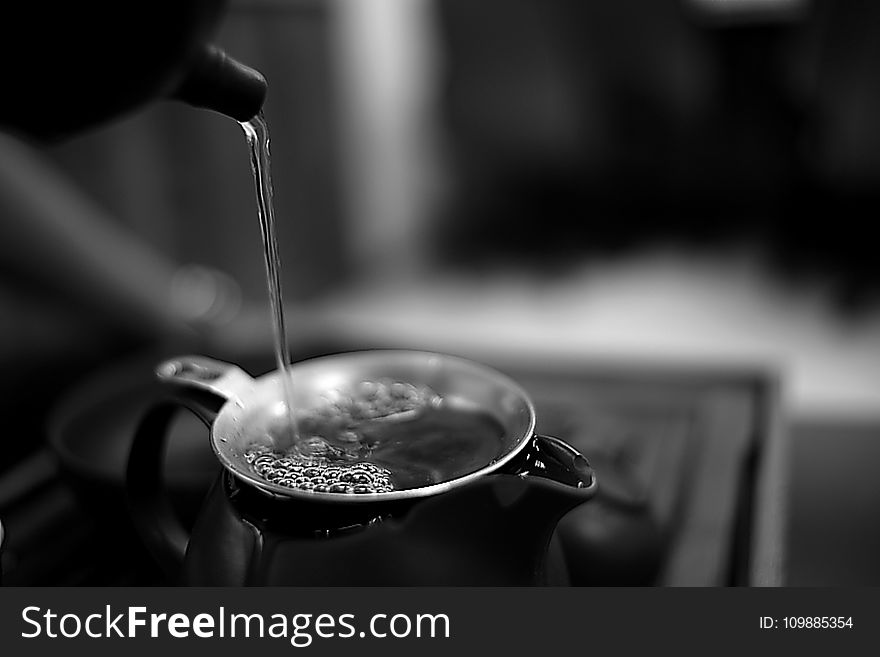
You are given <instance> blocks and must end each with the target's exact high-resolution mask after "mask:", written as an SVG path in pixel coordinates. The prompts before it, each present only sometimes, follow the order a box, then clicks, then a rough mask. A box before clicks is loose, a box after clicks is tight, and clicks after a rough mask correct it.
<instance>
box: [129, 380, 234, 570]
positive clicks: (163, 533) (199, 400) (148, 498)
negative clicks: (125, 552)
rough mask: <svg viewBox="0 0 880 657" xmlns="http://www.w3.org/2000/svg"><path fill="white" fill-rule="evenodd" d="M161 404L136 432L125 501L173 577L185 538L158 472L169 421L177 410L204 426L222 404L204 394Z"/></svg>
mask: <svg viewBox="0 0 880 657" xmlns="http://www.w3.org/2000/svg"><path fill="white" fill-rule="evenodd" d="M195 393H196V391H194V390H188V391H186V393H185V396H183V395H182V396H181V397H177V398H174V399H171V400H168V401H164V402H161V403H159V404H157V405H155V406H153V407H152V408H151V409H150V410H148V411H147V413H146V415H144V417H143V418H142V419H141V422H140V424H139V425H138V428H137V430H136V432H135V436H134V442H133V443H132V446H131V451H130V452H129V457H128V466H127V469H126V478H125V480H126V496H127V501H128V507H129V510H130V513H131V517H132V520H133V522H134V525H135V529H136V530H137V532H138V534H139V535H140V537H141V539H142V540H143V542H144V544H145V545H146V546H147V549H148V550H149V551H150V553H151V554H152V555H153V557H154V558H155V559H156V561H157V562H158V563H159V565H160V566H161V567H162V569H163V570H164V571H165V572H166V573H167V574H168V575H169V576H172V577H176V576H177V574H178V573H179V572H180V568H181V566H182V564H183V558H184V556H185V554H186V548H187V544H188V543H189V533H188V532H187V530H186V529H185V528H184V526H183V524H182V523H181V522H180V520H179V519H178V517H177V514H176V513H175V512H174V509H173V507H172V505H171V499H170V497H169V495H168V491H167V490H166V488H165V485H164V481H163V476H162V471H163V461H164V455H165V446H166V442H167V436H168V432H169V428H170V425H171V421H172V420H173V419H174V417H175V416H176V415H177V412H178V411H179V410H180V409H181V408H186V409H188V410H190V411H192V412H193V413H194V414H195V415H196V416H198V417H199V419H201V420H202V421H203V422H204V423H205V424H207V425H208V427H210V426H211V424H212V423H213V420H214V418H215V417H216V416H217V413H218V412H219V410H220V408H221V407H222V406H223V404H224V403H225V402H226V399H224V398H222V397H219V396H216V395H214V396H213V399H212V398H211V397H209V396H208V394H207V393H205V392H204V391H200V395H199V396H196V394H195Z"/></svg>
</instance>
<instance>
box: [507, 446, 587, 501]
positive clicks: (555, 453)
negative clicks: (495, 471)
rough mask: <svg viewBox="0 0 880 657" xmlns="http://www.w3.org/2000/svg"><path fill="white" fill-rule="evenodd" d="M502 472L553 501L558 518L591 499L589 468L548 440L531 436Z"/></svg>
mask: <svg viewBox="0 0 880 657" xmlns="http://www.w3.org/2000/svg"><path fill="white" fill-rule="evenodd" d="M504 472H505V473H506V474H512V475H516V476H518V477H520V478H521V479H524V480H526V481H528V482H529V483H530V484H531V485H532V487H534V488H537V489H540V490H541V492H542V494H543V496H544V497H545V498H546V499H547V500H548V501H552V500H555V501H556V502H557V504H558V507H559V512H560V516H561V515H562V514H563V513H565V512H567V511H569V510H571V509H572V508H574V507H575V506H577V505H578V504H580V503H581V502H585V501H586V500H588V499H589V498H591V497H592V496H593V495H595V493H596V490H597V488H598V484H597V482H596V476H595V474H594V472H593V468H592V467H591V466H590V464H589V462H588V461H587V459H586V458H585V457H584V455H583V454H581V453H580V452H579V451H577V450H576V449H574V448H573V447H572V446H570V445H569V444H568V443H566V442H564V441H562V440H559V439H558V438H553V437H551V436H542V435H535V436H534V437H533V438H532V440H531V442H530V443H529V445H528V446H527V448H526V449H525V450H523V452H522V453H521V454H520V455H519V457H518V458H517V459H516V460H515V461H513V462H512V463H510V464H508V465H507V467H506V468H505V470H504Z"/></svg>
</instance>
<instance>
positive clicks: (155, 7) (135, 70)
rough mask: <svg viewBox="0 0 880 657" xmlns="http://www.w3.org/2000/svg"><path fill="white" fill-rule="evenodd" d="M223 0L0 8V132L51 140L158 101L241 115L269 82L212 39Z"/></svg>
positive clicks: (254, 106) (54, 0) (55, 1)
mask: <svg viewBox="0 0 880 657" xmlns="http://www.w3.org/2000/svg"><path fill="white" fill-rule="evenodd" d="M225 5H226V2H225V0H150V1H149V2H143V1H142V2H116V3H109V2H97V1H96V0H75V1H74V0H42V1H40V0H36V1H34V2H24V3H15V4H14V5H13V6H11V7H8V8H4V19H3V25H4V27H5V28H7V29H4V30H3V33H2V38H0V61H2V62H3V103H2V106H0V128H6V129H10V130H12V131H15V132H20V133H23V134H24V135H26V136H28V137H30V138H36V139H38V140H42V141H52V140H57V139H60V138H63V137H67V136H70V135H72V134H75V133H77V132H80V131H82V130H85V129H87V128H90V127H92V126H95V125H98V124H100V123H102V122H104V121H107V120H109V119H111V118H114V117H116V116H120V115H122V114H124V113H126V112H129V111H132V110H134V109H135V108H137V107H139V106H141V105H144V104H146V103H147V102H149V101H152V100H154V99H158V98H161V97H173V98H178V99H180V100H184V101H186V102H189V103H191V104H193V105H196V106H199V107H206V108H208V109H212V110H216V111H218V112H221V113H223V114H227V115H229V116H231V117H233V118H235V119H237V120H239V121H247V120H248V119H250V118H252V117H253V116H254V115H256V114H257V112H259V110H260V108H261V106H262V104H263V99H264V97H265V94H266V81H265V79H264V78H263V76H262V75H260V74H259V73H258V72H257V71H255V70H253V69H251V68H248V67H247V66H244V65H243V64H240V63H239V62H237V61H235V60H234V59H232V58H230V57H228V56H227V55H226V54H225V53H224V52H223V51H222V50H221V49H219V48H217V47H216V46H214V45H212V44H211V42H210V41H211V37H212V33H213V31H214V29H215V28H216V27H217V25H218V23H219V22H220V19H221V17H222V15H223V10H224V8H225Z"/></svg>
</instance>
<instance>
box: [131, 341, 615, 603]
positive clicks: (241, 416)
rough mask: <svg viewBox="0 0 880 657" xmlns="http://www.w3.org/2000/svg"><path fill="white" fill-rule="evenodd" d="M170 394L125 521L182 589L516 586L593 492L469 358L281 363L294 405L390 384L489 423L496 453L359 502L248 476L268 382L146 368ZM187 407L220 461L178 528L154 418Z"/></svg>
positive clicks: (517, 398) (138, 451) (192, 365)
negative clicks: (407, 385) (425, 390)
mask: <svg viewBox="0 0 880 657" xmlns="http://www.w3.org/2000/svg"><path fill="white" fill-rule="evenodd" d="M157 374H158V377H159V379H160V381H162V382H163V383H164V384H165V385H164V386H163V388H165V389H166V390H168V391H169V392H171V393H173V394H171V395H169V398H168V399H167V400H165V401H162V402H159V403H157V404H156V405H155V406H154V407H153V408H152V409H151V410H149V411H148V412H147V413H146V415H145V416H144V418H143V420H142V422H141V424H140V426H139V428H138V429H137V431H136V435H135V439H134V442H133V445H132V449H131V452H130V456H129V462H128V469H127V482H126V485H127V495H128V500H129V508H130V510H131V513H132V517H133V520H134V524H135V527H136V528H137V530H138V532H139V534H140V536H141V538H142V539H143V541H144V543H145V544H146V545H147V547H148V548H149V549H150V551H151V552H152V553H153V555H154V556H155V558H156V559H157V561H159V563H160V564H161V565H163V566H164V568H165V570H166V571H167V572H168V573H169V575H170V576H172V577H175V578H177V579H178V580H179V581H180V583H182V584H186V585H194V586H204V585H222V586H243V585H295V586H311V585H320V586H328V585H329V586H333V585H346V586H350V585H359V586H400V585H529V584H541V583H544V582H545V572H546V571H545V568H544V560H545V556H546V554H547V548H548V544H549V542H550V537H551V534H552V532H553V530H554V528H555V527H556V524H557V522H558V521H559V519H560V518H561V517H562V516H563V515H564V514H565V513H567V512H568V511H569V510H571V509H573V508H574V507H575V506H577V505H579V504H581V503H582V502H585V501H587V500H588V499H589V498H590V497H592V496H593V495H594V493H595V492H596V490H597V483H596V479H595V477H594V475H593V471H592V469H591V467H590V465H589V463H588V462H587V460H586V459H585V458H584V457H583V456H582V455H581V454H580V453H579V452H577V451H576V450H575V449H573V448H572V447H570V446H569V445H567V444H566V443H565V442H563V441H561V440H559V439H557V438H552V437H548V436H542V435H538V434H535V433H534V430H535V421H536V419H535V411H534V407H533V405H532V402H531V400H530V399H529V397H528V395H527V394H526V393H525V392H524V391H523V390H522V389H521V388H520V387H519V386H518V385H517V384H516V383H515V382H514V381H512V380H511V379H509V378H507V377H506V376H504V375H502V374H501V373H499V372H496V371H494V370H492V369H490V368H488V367H485V366H483V365H480V364H477V363H474V362H471V361H468V360H464V359H460V358H455V357H452V356H446V355H440V354H435V353H429V352H417V351H396V350H390V351H378V350H377V351H364V352H353V353H346V354H338V355H333V356H326V357H321V358H316V359H312V360H307V361H302V362H300V363H297V364H295V365H294V366H293V367H292V368H291V369H290V376H291V379H292V382H293V386H294V402H295V404H296V408H297V409H299V408H302V407H303V406H307V405H308V404H310V403H315V400H316V399H319V398H321V396H322V395H325V394H326V392H327V391H328V390H330V389H339V388H340V387H344V386H348V385H357V384H359V383H360V382H364V381H379V380H395V381H408V382H417V383H418V384H421V385H426V386H429V387H430V388H431V389H432V390H433V391H435V392H436V393H437V394H438V395H439V396H440V398H441V399H443V403H447V401H448V402H449V403H462V404H467V405H469V406H470V407H475V408H479V409H481V411H482V412H486V413H489V414H490V415H491V416H492V417H493V418H494V419H495V420H497V422H498V423H499V424H500V426H501V427H503V438H502V445H501V447H500V450H499V451H498V452H497V457H496V458H494V459H491V460H490V461H489V462H487V463H485V464H483V465H482V466H481V467H477V468H476V469H473V470H472V471H469V472H464V473H461V474H459V475H458V476H455V477H453V478H452V479H449V480H443V481H438V482H435V483H430V484H427V485H423V486H419V487H415V488H401V489H392V490H388V491H384V492H370V493H365V494H364V493H362V494H351V493H331V492H315V491H313V490H299V489H297V488H288V487H284V486H281V485H278V484H277V483H272V482H270V481H268V480H266V479H263V478H261V477H260V476H259V475H258V474H256V473H255V471H254V470H253V469H252V468H251V464H250V462H249V461H248V458H247V451H248V449H249V441H250V440H252V436H253V432H251V431H249V426H248V425H250V424H252V423H253V421H254V418H255V417H259V416H260V415H262V414H263V413H264V412H265V411H264V409H266V408H268V407H270V406H271V405H272V404H274V403H277V400H278V399H279V392H278V390H279V387H280V383H281V382H280V380H279V377H280V376H281V374H280V373H279V372H273V373H270V374H267V375H264V376H262V377H259V378H256V379H255V378H252V377H251V376H249V375H248V374H247V373H246V372H244V371H243V370H241V369H239V368H238V367H237V366H235V365H231V364H228V363H222V362H218V361H214V360H210V359H207V358H202V357H186V358H177V359H173V360H170V361H167V362H165V363H163V364H161V365H160V366H159V367H158V368H157ZM181 406H183V407H186V408H188V409H189V410H191V411H192V412H193V413H195V414H196V415H197V416H198V417H200V418H201V419H202V420H203V421H204V422H205V423H206V424H207V425H208V426H209V427H210V441H211V447H212V449H213V451H214V454H215V455H216V457H217V459H218V461H219V462H220V464H221V465H222V466H223V467H222V468H221V469H220V474H219V476H218V477H217V479H216V480H215V482H214V484H213V486H212V488H211V489H210V491H209V492H208V494H207V496H206V498H205V501H204V503H203V507H202V509H201V511H200V513H199V515H198V517H197V519H196V521H195V524H194V526H193V528H192V531H191V533H187V531H186V530H185V529H184V528H183V526H182V525H181V523H180V521H179V520H177V517H176V516H175V514H174V512H173V510H172V509H171V506H170V503H169V501H168V497H167V495H166V493H165V491H164V490H163V487H162V482H161V466H162V458H163V452H164V446H165V437H166V435H167V432H168V427H169V423H170V422H171V420H172V418H173V417H174V415H175V413H176V412H177V411H178V410H179V409H180V407H181Z"/></svg>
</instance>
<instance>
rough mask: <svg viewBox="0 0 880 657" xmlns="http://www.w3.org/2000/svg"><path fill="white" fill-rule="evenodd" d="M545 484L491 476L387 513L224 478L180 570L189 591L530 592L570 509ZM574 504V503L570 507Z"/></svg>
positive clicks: (542, 580) (212, 495)
mask: <svg viewBox="0 0 880 657" xmlns="http://www.w3.org/2000/svg"><path fill="white" fill-rule="evenodd" d="M552 486H553V484H551V483H550V482H545V483H544V484H543V485H542V483H541V482H528V481H526V480H524V479H522V478H520V477H518V476H515V475H493V476H489V477H486V478H484V479H483V480H480V481H478V482H475V483H473V484H470V485H469V486H466V487H463V488H461V489H456V490H453V491H449V492H447V493H443V494H441V495H439V496H437V497H434V498H427V499H422V500H418V501H415V502H409V503H406V502H404V503H398V504H396V505H393V506H388V505H376V506H372V507H371V506H367V507H363V508H359V509H357V512H356V513H353V512H352V510H351V509H346V510H345V511H341V510H340V509H339V508H338V507H337V508H333V507H332V506H327V507H323V508H321V506H320V505H318V506H317V507H316V506H315V505H311V504H302V503H300V502H297V501H273V500H270V499H268V498H266V497H265V496H264V495H263V494H262V493H260V492H258V491H254V490H250V489H248V488H247V486H246V485H241V484H239V483H237V482H236V481H235V478H234V477H232V476H231V475H229V474H228V473H225V472H224V473H223V474H222V475H221V476H220V478H219V479H218V480H217V482H216V484H215V485H214V487H213V489H212V490H211V492H210V493H209V495H208V497H207V499H206V502H205V505H204V507H203V509H202V512H201V514H200V515H199V519H198V521H197V523H196V526H195V527H194V529H193V532H192V536H191V538H190V541H189V546H188V549H187V551H186V557H185V560H184V563H183V567H182V571H181V576H180V578H181V583H183V584H186V585H191V586H206V585H223V586H264V585H283V586H468V585H481V586H530V585H536V584H544V583H545V581H546V578H545V572H544V571H545V569H544V562H545V556H546V554H547V546H548V543H549V541H550V536H551V534H552V532H553V529H554V528H555V526H556V523H557V521H558V520H559V518H560V517H561V516H562V515H563V514H564V512H565V511H567V510H568V509H569V508H571V506H574V504H575V503H577V502H576V501H575V499H572V503H571V504H570V505H562V506H560V504H559V501H558V498H557V494H556V492H555V491H552V490H549V488H552ZM578 501H579V500H578Z"/></svg>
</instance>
